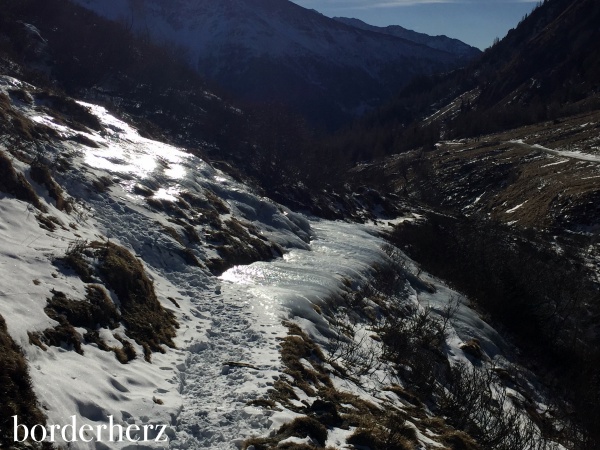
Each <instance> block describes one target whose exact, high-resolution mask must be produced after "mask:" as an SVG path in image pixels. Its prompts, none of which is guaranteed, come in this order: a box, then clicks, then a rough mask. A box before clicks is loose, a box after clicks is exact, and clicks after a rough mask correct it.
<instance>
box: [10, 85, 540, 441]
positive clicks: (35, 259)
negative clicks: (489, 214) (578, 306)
mask: <svg viewBox="0 0 600 450" xmlns="http://www.w3.org/2000/svg"><path fill="white" fill-rule="evenodd" d="M18 86H23V84H22V83H21V82H20V81H18V80H16V79H13V78H8V77H0V91H3V92H6V91H7V89H9V88H11V87H18ZM82 105H85V106H86V107H88V108H89V109H90V111H92V112H93V114H94V115H96V116H97V117H98V118H99V119H100V121H101V123H102V125H103V128H104V131H102V132H91V131H89V132H88V133H82V132H80V131H75V130H73V129H70V128H68V127H66V126H64V125H59V124H57V123H55V121H54V120H53V119H52V118H51V117H50V116H47V115H45V113H44V111H43V110H41V109H38V108H37V107H36V106H35V105H27V104H23V103H19V102H15V103H14V105H13V106H14V108H17V109H19V111H21V112H22V113H23V114H25V115H26V116H28V117H29V118H31V119H32V120H34V121H37V122H40V123H44V124H47V125H49V126H51V127H53V128H54V129H55V130H57V131H58V132H59V133H60V134H62V135H63V136H64V137H69V136H74V135H76V134H84V135H85V136H86V137H87V138H88V139H90V140H92V141H94V142H96V143H97V146H98V148H94V147H90V146H85V145H82V144H78V143H76V142H71V141H66V140H65V141H62V142H56V143H54V144H52V145H49V144H40V145H39V146H38V148H37V149H31V153H32V156H35V153H36V152H37V153H38V157H40V158H42V159H44V160H46V161H50V162H52V161H56V160H57V159H58V158H59V157H68V160H69V163H70V165H71V166H70V168H69V169H68V170H67V171H65V172H62V173H57V174H56V175H55V177H56V178H57V181H58V182H59V183H60V185H61V186H62V187H63V188H64V190H65V191H66V194H67V195H68V196H70V197H71V198H72V199H73V205H74V210H73V212H71V213H70V214H66V213H64V212H62V211H59V210H57V209H56V208H55V207H54V206H53V202H52V201H51V199H50V198H49V196H48V193H47V192H46V190H45V188H44V187H43V186H40V185H37V184H35V183H33V182H32V185H33V186H35V187H36V189H37V190H38V193H39V194H40V195H42V196H43V197H44V198H45V204H46V205H47V207H48V213H49V214H51V215H52V216H54V217H55V218H57V219H58V222H59V225H58V226H57V228H56V230H55V231H52V232H51V231H47V230H44V229H42V228H40V226H39V225H38V222H37V220H36V218H35V214H36V212H35V211H33V207H32V206H31V205H29V204H27V203H25V202H22V201H20V200H16V199H14V198H12V197H10V196H7V195H5V194H0V217H1V220H0V314H1V315H2V316H3V317H4V318H5V319H6V322H7V324H8V328H9V332H10V334H11V335H12V336H13V338H14V340H15V341H16V342H17V343H18V344H19V345H20V346H21V347H22V348H23V350H24V352H25V354H26V356H27V359H28V361H29V365H30V372H31V377H32V379H33V383H34V389H35V392H36V394H37V396H38V399H39V401H40V403H41V405H42V407H43V410H44V411H45V413H46V414H47V416H48V425H49V426H51V425H53V424H62V425H65V424H68V423H70V422H71V420H72V419H71V416H75V419H76V421H77V424H89V425H91V426H92V427H93V428H92V427H90V428H91V429H88V432H87V433H86V434H85V437H86V438H87V439H86V440H89V441H90V442H83V439H79V440H78V441H77V442H71V443H70V446H69V447H68V448H70V449H100V450H103V449H151V448H173V449H234V448H239V447H240V446H241V444H242V442H243V441H244V440H245V439H247V438H249V437H251V436H260V435H267V434H268V433H269V432H271V431H273V430H276V429H278V428H279V427H280V426H281V424H282V423H284V422H285V421H289V420H291V419H293V418H294V417H295V416H297V414H296V413H293V412H292V411H288V410H285V409H283V410H282V411H278V412H274V411H272V410H267V409H264V408H258V407H254V406H248V405H247V404H248V402H250V401H252V400H255V399H257V398H265V397H266V396H267V392H268V391H269V389H271V388H272V386H273V383H274V381H275V380H276V379H277V378H278V377H280V376H283V374H282V364H281V361H280V355H279V350H280V345H279V344H280V339H281V338H283V337H284V336H286V334H287V329H286V328H285V327H284V326H283V325H282V321H283V320H284V319H288V320H292V321H294V322H295V323H296V324H298V325H300V326H301V327H302V328H303V329H304V330H305V331H306V332H307V334H309V335H310V336H311V337H312V338H313V339H314V340H315V341H316V342H318V343H322V344H324V343H326V341H327V338H326V336H327V334H328V329H329V327H330V325H329V324H328V323H327V322H326V320H325V319H324V318H323V316H321V315H319V314H318V313H317V312H316V310H315V308H314V305H319V304H321V303H322V302H324V301H325V300H326V299H327V298H330V297H332V296H335V295H336V294H338V293H340V292H342V290H343V289H344V288H345V287H344V280H347V279H350V280H353V281H354V282H355V283H359V284H360V283H368V282H369V279H370V277H371V273H372V270H373V269H372V266H373V264H374V263H377V262H382V261H385V260H386V258H388V257H387V256H386V254H385V253H384V251H383V250H382V245H383V244H384V240H383V239H382V238H381V237H379V236H378V231H379V230H378V229H377V228H376V227H375V226H366V225H358V224H350V223H342V222H330V221H323V220H316V219H309V218H307V217H304V216H302V215H300V214H296V213H294V212H292V211H290V210H288V209H287V208H285V207H283V206H281V205H278V204H275V203H274V202H272V201H270V200H269V199H266V198H261V197H260V196H258V195H256V194H255V193H254V192H253V191H252V190H251V189H250V188H248V187H247V186H245V185H243V184H241V183H238V182H236V181H235V180H233V179H232V178H231V177H229V176H228V175H226V174H225V173H223V172H221V171H219V170H216V169H214V168H213V167H212V166H210V164H208V163H207V162H205V161H203V160H202V159H200V158H198V157H196V156H192V155H190V154H188V153H186V152H184V151H183V150H182V149H178V148H175V147H173V146H170V145H167V144H164V143H161V142H157V141H153V140H150V139H146V138H143V137H141V136H140V135H139V133H138V132H137V130H135V129H134V128H132V127H131V126H129V125H128V124H126V123H125V122H123V121H121V120H120V119H118V118H116V117H115V116H113V115H111V114H110V113H109V112H107V111H106V110H105V109H104V108H102V107H99V106H95V105H90V104H86V103H82ZM7 145H10V144H9V143H8V142H6V141H5V140H3V139H0V149H2V150H5V149H6V146H7ZM13 165H14V166H15V169H16V170H17V171H22V172H23V173H24V174H25V175H26V177H28V178H29V179H30V177H29V174H28V168H26V166H25V165H24V164H23V163H20V162H19V161H17V160H16V159H14V160H13ZM30 180H31V179H30ZM99 180H104V181H106V180H108V181H109V182H110V183H108V182H107V183H105V184H104V189H103V190H98V189H94V188H93V186H92V183H93V182H98V181H99ZM140 187H143V188H144V189H143V190H144V191H145V192H148V191H152V195H151V198H154V199H155V200H156V201H161V202H163V204H164V202H167V203H168V202H172V203H175V202H176V201H177V200H178V199H179V198H180V195H181V194H182V193H183V192H188V193H194V194H195V195H197V196H202V197H203V196H206V195H207V194H206V192H207V191H210V192H212V193H214V194H216V196H218V198H220V199H221V200H222V201H223V202H224V204H225V205H226V206H227V209H228V211H229V212H227V213H222V214H221V220H223V221H224V220H227V219H231V218H236V219H237V220H238V221H239V222H240V223H242V224H244V226H252V227H254V228H253V229H255V230H257V233H258V234H259V235H261V236H263V237H264V238H266V239H268V240H269V241H271V242H275V243H277V244H278V245H280V246H281V247H282V248H283V249H284V255H283V257H277V258H274V259H273V260H271V261H268V262H255V263H253V264H250V265H248V266H236V267H233V268H231V269H229V270H227V271H226V272H225V273H223V275H222V276H220V277H216V276H214V275H212V274H211V273H210V271H209V270H208V269H207V268H206V267H204V266H203V265H202V266H200V267H199V266H195V265H190V264H187V263H186V262H185V261H184V258H183V257H182V256H181V244H180V243H179V242H177V240H176V239H175V237H173V235H172V233H171V234H170V233H166V232H165V227H172V228H175V229H176V230H180V226H179V225H178V224H177V223H175V222H173V221H172V220H169V219H170V217H169V215H168V214H166V213H165V212H163V211H159V210H157V209H152V208H151V207H149V206H148V202H147V201H146V199H145V197H144V196H143V195H140V194H138V193H136V192H141V190H140ZM146 195H147V194H146ZM196 232H197V233H198V235H199V236H200V242H197V243H195V244H194V245H193V246H191V247H190V248H191V249H192V251H193V253H194V255H195V256H196V257H197V258H198V259H199V260H200V261H201V262H204V261H208V260H209V259H210V258H213V257H215V256H217V253H216V251H215V248H214V247H213V246H212V245H210V243H209V240H208V239H207V233H208V232H209V230H208V229H205V228H203V227H202V226H197V227H196ZM105 239H110V241H112V242H118V243H119V244H121V245H123V246H125V247H127V248H129V249H130V250H131V251H132V252H133V253H134V254H135V255H136V256H137V257H138V258H139V259H140V260H141V261H142V262H143V265H144V268H145V269H146V271H147V272H148V273H149V274H150V276H151V278H152V279H153V281H154V285H155V289H156V292H157V295H158V298H159V300H160V302H161V303H162V305H163V306H164V307H165V308H167V309H169V310H171V311H173V313H174V314H175V316H176V319H177V321H178V322H179V324H180V328H179V329H178V331H177V338H176V339H175V344H176V346H177V348H176V349H166V351H165V353H153V354H152V361H151V362H146V361H144V359H143V358H141V357H140V356H139V355H142V354H143V351H142V349H141V346H139V345H138V344H136V343H135V342H134V341H133V340H130V342H131V343H132V345H133V346H134V347H135V348H136V350H137V353H138V358H136V359H134V360H132V361H130V362H129V363H127V364H121V363H119V362H118V361H117V360H116V358H115V357H114V354H113V353H110V352H105V351H102V350H100V349H99V348H98V347H97V346H96V345H95V344H86V345H84V355H80V354H78V353H76V352H74V351H72V350H70V349H67V348H66V347H65V348H57V347H48V349H47V350H46V351H44V350H42V349H41V348H39V347H37V346H35V345H31V344H30V342H29V336H28V332H36V331H37V332H40V331H43V330H45V329H46V328H48V327H51V326H54V325H56V322H54V321H53V320H52V319H50V318H49V317H48V316H47V315H46V313H45V312H44V307H45V306H46V299H47V298H49V297H51V295H52V294H51V290H56V291H61V292H64V293H66V294H67V295H68V296H70V297H72V298H83V297H84V296H85V284H84V283H83V282H82V281H81V280H80V279H79V278H78V277H77V276H76V275H75V274H72V273H67V272H65V271H61V270H60V268H59V267H58V266H57V265H56V264H55V263H54V261H55V259H56V258H57V257H61V256H63V255H64V254H65V252H66V250H67V249H68V247H69V245H70V244H72V243H73V242H81V241H83V240H88V241H93V240H105ZM415 270H416V269H415ZM422 277H423V279H424V281H425V282H428V283H430V284H432V285H435V287H436V291H435V292H434V293H421V294H420V295H419V296H417V294H416V291H415V290H414V289H409V290H408V294H407V295H406V300H407V301H410V302H421V303H422V305H423V306H426V305H431V307H432V308H433V309H434V310H438V311H441V310H442V309H443V308H444V305H445V304H447V302H448V301H449V299H450V298H452V297H456V298H459V299H460V306H459V309H458V312H457V314H456V316H455V319H454V322H453V328H452V330H451V333H450V338H449V341H448V348H449V356H450V358H451V359H452V360H456V361H466V362H468V359H467V358H466V357H465V355H464V353H463V352H462V351H461V350H460V348H459V347H460V345H461V344H462V343H463V342H464V341H466V340H468V339H471V338H473V337H477V338H478V339H479V340H480V342H481V347H482V349H483V351H484V352H485V354H486V357H487V358H488V359H489V362H488V364H494V365H503V364H505V363H507V362H506V359H505V357H504V356H503V355H505V354H506V352H508V346H507V345H506V344H505V343H504V342H503V340H502V339H501V337H500V336H499V335H498V334H497V333H496V332H495V331H494V330H493V329H492V328H491V327H490V326H489V325H487V324H486V323H485V322H483V321H482V320H481V319H479V318H478V316H477V315H476V314H475V313H474V312H473V311H472V310H471V309H469V308H468V306H467V305H466V302H465V300H464V299H462V298H461V297H460V296H458V295H457V294H456V293H454V292H452V291H451V290H449V289H448V288H446V287H445V286H444V285H443V284H442V283H440V282H439V281H438V280H435V279H433V278H431V277H427V276H426V275H422ZM169 297H170V298H171V299H173V300H175V301H176V303H177V304H178V305H179V307H176V306H175V303H174V302H172V301H170V300H169V299H168V298H169ZM113 298H114V296H113ZM79 331H81V332H82V333H83V332H84V330H79ZM115 331H116V332H120V334H121V335H124V334H125V333H124V330H123V329H120V330H119V329H117V330H115ZM101 333H102V337H103V338H105V340H106V342H107V343H108V344H109V345H110V344H111V343H116V339H115V338H114V337H113V336H112V334H111V332H109V331H108V330H102V331H101ZM469 364H470V363H469ZM390 381H395V382H398V381H397V380H390V379H389V374H386V373H385V372H384V371H382V370H380V371H378V372H377V373H373V374H370V375H365V376H362V377H359V378H357V379H354V380H349V379H348V380H346V379H339V378H335V379H334V382H335V383H336V388H338V389H342V390H348V391H350V392H354V393H356V394H357V395H359V396H361V397H364V398H365V399H368V400H369V401H372V402H374V403H375V404H380V405H383V404H384V403H385V402H390V401H395V402H397V403H399V400H398V398H395V400H394V399H391V397H390V394H389V393H386V392H383V391H380V390H379V388H380V387H381V386H383V385H384V384H387V385H389V383H390ZM307 401H309V399H307ZM538 401H539V402H540V403H541V402H542V399H541V398H540V399H538ZM399 406H402V404H401V403H399ZM111 416H112V419H113V421H114V423H115V424H120V425H122V426H124V427H126V426H128V425H137V426H139V427H140V428H141V427H143V426H144V425H149V424H152V425H156V426H159V425H165V426H166V429H165V436H166V437H167V438H168V442H154V441H152V440H148V441H144V442H130V441H128V440H127V439H124V440H123V441H122V442H107V435H106V431H104V434H102V430H101V429H100V430H99V429H98V427H99V426H102V425H107V424H109V420H110V418H111ZM99 431H100V432H99ZM351 431H352V430H350V431H348V430H341V429H333V430H331V431H330V433H329V437H328V442H327V443H328V445H331V446H333V447H338V448H344V447H345V446H346V444H345V438H346V437H347V436H348V435H349V434H350V433H351ZM133 436H134V437H136V436H137V437H139V438H140V439H141V438H142V436H141V433H137V434H136V433H133ZM151 436H152V437H155V436H154V435H152V434H151ZM418 436H419V439H420V441H421V442H422V444H423V448H425V446H430V447H436V446H440V444H437V443H435V442H433V441H432V440H431V439H430V438H429V437H427V436H425V435H422V434H420V433H419V434H418ZM58 440H59V441H60V439H58ZM300 441H302V440H297V442H300ZM303 442H304V441H303Z"/></svg>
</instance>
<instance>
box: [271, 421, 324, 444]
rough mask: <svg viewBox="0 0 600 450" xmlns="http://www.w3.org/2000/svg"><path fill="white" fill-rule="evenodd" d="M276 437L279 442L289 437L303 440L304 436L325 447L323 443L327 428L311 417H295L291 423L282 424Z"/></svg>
mask: <svg viewBox="0 0 600 450" xmlns="http://www.w3.org/2000/svg"><path fill="white" fill-rule="evenodd" d="M277 435H278V436H277V437H278V438H279V440H283V439H287V438H289V437H299V438H305V437H306V436H310V437H311V438H312V439H313V440H316V441H317V442H318V443H319V444H321V445H325V441H326V440H327V428H325V426H323V425H322V424H320V423H319V422H317V421H316V420H315V419H313V418H312V417H308V416H304V417H297V418H296V419H294V420H292V421H291V422H289V423H285V424H283V425H282V426H281V428H280V429H279V431H278V432H277Z"/></svg>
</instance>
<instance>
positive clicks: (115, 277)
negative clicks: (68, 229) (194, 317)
mask: <svg viewBox="0 0 600 450" xmlns="http://www.w3.org/2000/svg"><path fill="white" fill-rule="evenodd" d="M92 247H95V248H96V252H95V255H96V257H97V258H98V262H99V267H98V268H99V272H100V275H101V276H102V279H103V280H104V281H105V283H106V284H107V286H108V287H109V288H110V289H111V290H112V291H114V292H115V293H116V294H117V296H118V297H119V301H120V303H121V305H120V306H121V317H122V321H123V323H124V324H125V326H126V327H127V335H128V336H130V337H131V338H132V339H134V340H135V341H136V342H137V343H138V344H140V345H141V346H142V347H143V348H144V357H145V358H146V360H148V361H149V360H150V358H151V354H152V352H155V351H158V352H161V353H164V351H165V350H164V348H163V347H162V346H163V345H167V346H168V347H175V344H174V342H173V338H174V337H175V335H176V331H175V330H176V328H177V327H178V324H177V321H176V320H175V317H174V315H173V313H171V312H170V311H167V310H166V309H164V308H163V306H162V305H161V304H160V302H159V301H158V298H157V296H156V292H155V291H154V284H153V283H152V281H151V280H150V279H149V278H148V275H146V272H145V270H144V267H143V266H142V264H141V263H140V261H138V259H137V258H136V257H135V256H133V255H132V254H131V252H129V251H128V250H127V249H126V248H124V247H121V246H118V245H116V244H113V243H110V242H108V243H106V244H102V243H93V244H92Z"/></svg>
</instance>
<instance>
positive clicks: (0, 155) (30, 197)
mask: <svg viewBox="0 0 600 450" xmlns="http://www.w3.org/2000/svg"><path fill="white" fill-rule="evenodd" d="M0 192H4V193H6V194H10V195H12V196H14V197H15V198H17V199H19V200H23V201H24V202H28V203H31V204H32V205H33V206H35V207H36V208H37V209H39V210H40V211H43V212H45V211H46V208H45V207H44V206H43V205H42V203H41V201H40V198H39V197H38V195H37V194H36V192H35V190H34V189H33V187H32V186H31V184H29V181H27V179H26V178H25V176H24V175H23V174H22V173H17V172H16V171H15V168H14V167H13V164H12V162H11V160H10V158H9V156H8V155H7V154H6V152H4V151H1V150H0Z"/></svg>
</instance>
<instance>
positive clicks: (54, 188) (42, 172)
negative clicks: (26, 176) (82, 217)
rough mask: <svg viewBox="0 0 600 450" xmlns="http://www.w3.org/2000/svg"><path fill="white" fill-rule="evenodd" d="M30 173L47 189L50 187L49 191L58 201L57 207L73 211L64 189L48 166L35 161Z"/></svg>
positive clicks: (34, 179) (61, 209)
mask: <svg viewBox="0 0 600 450" xmlns="http://www.w3.org/2000/svg"><path fill="white" fill-rule="evenodd" d="M29 173H30V175H31V178H32V179H33V181H35V182H36V183H38V184H41V185H43V186H45V187H46V189H48V193H49V194H50V197H52V198H53V199H54V201H55V202H56V208H57V209H58V210H60V211H66V212H70V211H71V204H70V203H69V202H67V201H66V200H65V198H64V196H63V190H62V188H61V187H60V186H59V185H58V183H57V182H56V181H54V178H53V177H52V173H51V172H50V168H49V167H48V166H46V165H44V164H41V163H39V162H37V163H34V164H32V165H31V170H30V172H29Z"/></svg>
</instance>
